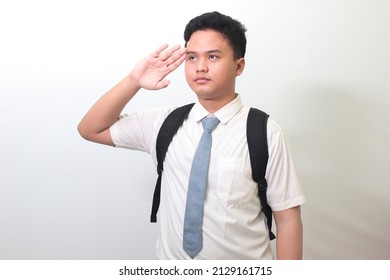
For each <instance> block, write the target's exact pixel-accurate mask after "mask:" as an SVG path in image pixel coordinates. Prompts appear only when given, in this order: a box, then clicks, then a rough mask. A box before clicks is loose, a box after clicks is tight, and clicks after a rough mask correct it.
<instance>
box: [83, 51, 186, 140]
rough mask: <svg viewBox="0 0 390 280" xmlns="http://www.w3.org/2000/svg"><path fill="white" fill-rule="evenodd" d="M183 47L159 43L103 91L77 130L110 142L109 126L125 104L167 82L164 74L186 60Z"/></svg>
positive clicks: (90, 137) (88, 138) (86, 135)
mask: <svg viewBox="0 0 390 280" xmlns="http://www.w3.org/2000/svg"><path fill="white" fill-rule="evenodd" d="M185 54H186V49H183V48H181V47H180V46H178V45H176V46H173V47H170V48H168V45H167V44H165V45H162V46H160V47H159V48H157V49H156V50H155V51H154V52H153V53H151V54H150V55H148V56H147V57H145V58H144V59H142V60H141V61H140V62H138V63H137V65H136V66H135V67H134V69H133V70H132V71H131V72H130V74H129V75H127V76H126V77H125V78H124V79H123V80H122V81H120V82H119V83H118V84H117V85H115V86H114V87H113V88H112V89H110V90H109V91H108V92H107V93H105V94H104V95H103V96H102V97H101V98H100V99H99V100H98V101H97V102H96V103H95V104H94V105H93V106H92V108H91V109H90V110H89V111H88V112H87V114H86V115H85V116H84V118H83V119H82V120H81V122H80V123H79V125H78V127H77V129H78V131H79V133H80V135H81V136H82V137H83V138H85V139H86V140H89V141H93V142H96V143H100V144H105V145H111V146H113V145H114V143H113V142H112V139H111V135H110V131H109V128H110V126H111V125H112V124H114V123H115V122H116V120H117V119H118V118H119V115H120V114H121V112H122V110H123V108H124V107H125V106H126V104H127V103H128V102H129V101H130V100H131V99H132V98H133V97H134V96H135V94H136V93H137V92H138V91H139V90H140V89H141V88H144V89H148V90H159V89H162V88H165V87H167V86H168V85H169V83H170V81H169V80H166V79H165V77H166V76H167V75H168V74H169V73H171V72H172V71H174V70H175V69H176V68H177V67H179V66H180V64H182V63H183V61H184V60H185Z"/></svg>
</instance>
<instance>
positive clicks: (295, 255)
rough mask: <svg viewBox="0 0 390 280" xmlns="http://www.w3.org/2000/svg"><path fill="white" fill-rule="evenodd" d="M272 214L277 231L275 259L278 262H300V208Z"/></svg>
mask: <svg viewBox="0 0 390 280" xmlns="http://www.w3.org/2000/svg"><path fill="white" fill-rule="evenodd" d="M273 214H274V218H275V223H276V230H277V238H276V258H277V259H278V260H301V259H302V251H303V228H302V220H301V207H300V206H296V207H293V208H290V209H286V210H283V211H275V212H273Z"/></svg>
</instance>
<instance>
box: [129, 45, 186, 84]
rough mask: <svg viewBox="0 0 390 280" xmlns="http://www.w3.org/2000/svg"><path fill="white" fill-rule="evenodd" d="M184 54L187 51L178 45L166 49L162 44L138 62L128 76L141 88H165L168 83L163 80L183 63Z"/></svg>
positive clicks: (166, 46)
mask: <svg viewBox="0 0 390 280" xmlns="http://www.w3.org/2000/svg"><path fill="white" fill-rule="evenodd" d="M186 52H187V50H186V49H185V48H181V47H180V46H179V45H175V46H173V47H170V48H168V44H164V45H162V46H160V47H159V48H157V49H156V50H155V51H154V52H153V53H151V54H150V55H148V56H147V57H145V58H144V59H142V60H141V61H140V62H138V64H137V65H136V66H135V67H134V69H133V70H132V71H131V73H130V76H131V77H132V78H133V79H134V80H135V82H137V83H138V85H139V86H140V87H141V88H144V89H148V90H158V89H162V88H165V87H167V86H168V85H169V83H170V81H169V80H165V79H164V78H165V77H166V76H167V75H168V74H169V73H171V72H172V71H174V70H175V69H176V68H177V67H179V66H180V65H181V64H182V63H183V61H184V60H185V58H186Z"/></svg>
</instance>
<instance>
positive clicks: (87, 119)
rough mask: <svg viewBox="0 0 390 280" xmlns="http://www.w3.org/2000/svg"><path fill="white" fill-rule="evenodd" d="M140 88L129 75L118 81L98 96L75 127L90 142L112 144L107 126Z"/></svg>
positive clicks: (117, 116)
mask: <svg viewBox="0 0 390 280" xmlns="http://www.w3.org/2000/svg"><path fill="white" fill-rule="evenodd" d="M140 88H141V87H140V86H139V85H138V84H137V83H136V81H135V80H134V79H133V78H132V76H131V75H129V76H127V77H126V78H124V79H123V80H122V81H120V82H119V83H118V84H117V85H115V86H114V87H113V88H112V89H111V90H109V91H108V92H107V93H106V94H104V95H103V96H102V97H101V98H99V100H98V101H97V102H96V103H95V104H94V105H93V106H92V108H91V109H90V110H89V111H88V112H87V114H86V115H85V116H84V118H83V119H82V120H81V122H80V123H79V125H78V127H77V129H78V131H79V133H80V135H81V136H82V137H83V138H84V139H86V140H89V141H92V142H96V143H100V144H105V145H111V146H114V143H113V141H112V138H111V134H110V130H109V128H110V126H112V125H113V124H114V123H115V122H116V121H117V119H118V118H119V115H120V114H121V112H122V110H123V108H124V107H125V106H126V104H127V103H128V102H129V101H130V100H131V99H132V98H133V97H134V96H135V94H136V93H137V92H138V91H139V90H140Z"/></svg>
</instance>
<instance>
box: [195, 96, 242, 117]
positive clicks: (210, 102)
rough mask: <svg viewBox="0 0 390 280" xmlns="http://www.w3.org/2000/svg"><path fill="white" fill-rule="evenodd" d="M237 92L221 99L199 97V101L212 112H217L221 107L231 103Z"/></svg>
mask: <svg viewBox="0 0 390 280" xmlns="http://www.w3.org/2000/svg"><path fill="white" fill-rule="evenodd" d="M236 96H237V94H236V93H233V94H231V95H229V96H226V97H225V98H223V99H221V98H218V99H203V98H198V101H199V103H200V104H201V105H202V106H203V107H204V108H205V109H206V110H207V111H208V112H209V113H210V114H213V113H215V112H217V111H218V110H219V109H221V108H222V107H224V106H225V105H227V104H229V103H230V102H232V101H233V100H234V99H235V98H236Z"/></svg>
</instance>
